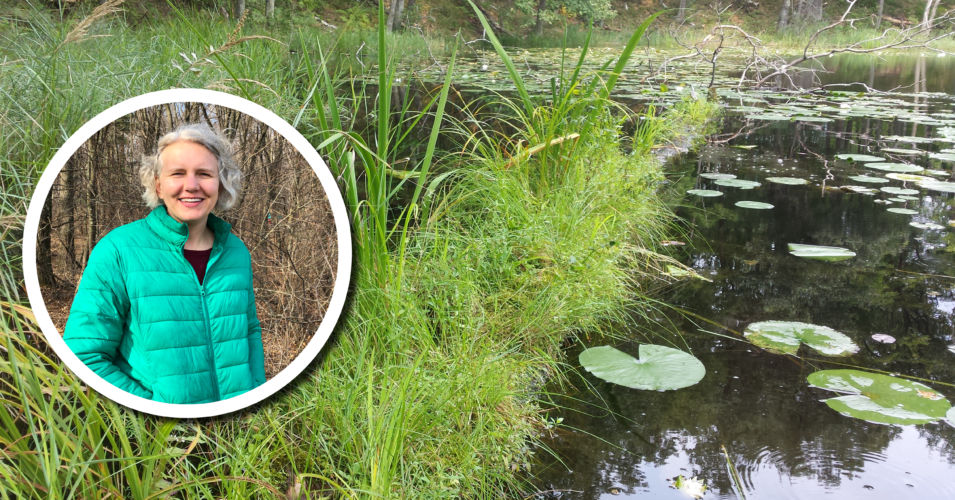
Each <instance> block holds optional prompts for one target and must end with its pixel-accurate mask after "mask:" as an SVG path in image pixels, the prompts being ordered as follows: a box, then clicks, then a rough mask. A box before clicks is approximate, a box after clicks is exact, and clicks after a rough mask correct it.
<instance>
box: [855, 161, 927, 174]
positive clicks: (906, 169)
mask: <svg viewBox="0 0 955 500" xmlns="http://www.w3.org/2000/svg"><path fill="white" fill-rule="evenodd" d="M863 166H864V167H866V168H874V169H876V170H881V171H883V172H899V173H903V174H905V173H913V172H921V171H923V170H925V169H924V168H922V167H920V166H918V165H911V164H909V163H866V164H865V165H863Z"/></svg>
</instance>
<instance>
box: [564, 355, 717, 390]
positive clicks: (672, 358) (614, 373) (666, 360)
mask: <svg viewBox="0 0 955 500" xmlns="http://www.w3.org/2000/svg"><path fill="white" fill-rule="evenodd" d="M639 354H640V359H637V358H634V357H633V356H631V355H629V354H627V353H625V352H622V351H619V350H617V349H614V348H613V347H610V346H606V345H604V346H598V347H591V348H590V349H586V350H584V351H583V352H581V353H580V357H579V360H580V365H581V366H583V367H584V369H585V370H587V371H588V372H590V373H592V374H594V376H595V377H597V378H600V379H603V380H606V381H607V382H612V383H614V384H618V385H622V386H625V387H630V388H632V389H644V390H650V391H669V390H675V389H682V388H684V387H689V386H691V385H693V384H695V383H697V382H699V381H700V380H701V379H702V378H703V375H705V374H706V368H704V367H703V363H701V362H700V360H698V359H696V358H695V357H693V355H692V354H688V353H686V352H683V351H681V350H679V349H674V348H672V347H665V346H660V345H653V344H642V345H641V346H640V347H639Z"/></svg>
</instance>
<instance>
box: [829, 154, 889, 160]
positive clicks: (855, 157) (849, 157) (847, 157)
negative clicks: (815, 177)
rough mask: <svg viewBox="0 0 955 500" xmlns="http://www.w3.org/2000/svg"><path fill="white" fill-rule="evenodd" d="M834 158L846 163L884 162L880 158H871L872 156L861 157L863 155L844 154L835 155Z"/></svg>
mask: <svg viewBox="0 0 955 500" xmlns="http://www.w3.org/2000/svg"><path fill="white" fill-rule="evenodd" d="M836 158H838V159H840V160H846V161H861V162H867V161H882V160H885V158H882V157H881V156H872V155H863V154H846V153H844V154H839V155H836Z"/></svg>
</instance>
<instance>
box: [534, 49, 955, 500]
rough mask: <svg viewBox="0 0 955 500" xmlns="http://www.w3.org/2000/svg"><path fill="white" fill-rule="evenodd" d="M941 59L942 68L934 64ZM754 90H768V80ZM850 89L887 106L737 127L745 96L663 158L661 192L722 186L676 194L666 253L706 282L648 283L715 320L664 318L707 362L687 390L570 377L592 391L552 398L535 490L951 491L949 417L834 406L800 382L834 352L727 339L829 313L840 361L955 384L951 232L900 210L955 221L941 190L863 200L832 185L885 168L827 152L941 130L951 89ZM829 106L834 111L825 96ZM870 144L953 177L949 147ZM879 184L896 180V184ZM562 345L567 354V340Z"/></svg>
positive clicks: (917, 68)
mask: <svg viewBox="0 0 955 500" xmlns="http://www.w3.org/2000/svg"><path fill="white" fill-rule="evenodd" d="M953 63H955V60H951V59H941V60H935V59H932V58H923V59H921V61H920V62H919V63H918V64H915V65H911V64H910V65H908V67H907V69H905V68H896V69H894V70H892V71H889V70H887V69H884V68H882V67H880V66H877V65H867V66H865V67H864V68H863V69H864V71H863V72H861V73H860V72H859V69H860V68H859V67H858V66H857V65H856V62H855V61H854V60H853V61H850V60H848V59H847V60H845V61H841V60H840V62H838V64H837V65H836V66H835V68H836V72H837V73H838V72H842V73H844V74H853V73H854V74H865V75H867V76H868V78H869V85H870V86H877V87H878V86H883V88H889V87H887V86H886V85H888V83H887V82H889V81H890V80H891V79H892V78H895V82H896V83H897V82H899V81H900V79H901V80H903V81H904V80H905V78H903V76H899V75H902V74H905V75H909V77H908V81H915V82H918V83H917V85H916V87H920V89H921V90H920V91H925V90H928V91H933V92H938V91H944V92H949V93H952V94H955V78H951V77H950V75H952V74H955V64H953ZM939 65H942V66H944V68H943V69H945V71H946V72H947V74H948V75H949V77H948V78H939V77H938V74H940V73H942V71H941V70H939V69H938V68H940V67H942V66H939ZM913 66H914V67H913ZM872 68H875V69H872ZM893 72H894V73H893ZM844 74H843V75H842V76H838V78H841V81H847V80H846V77H845V75H844ZM892 75H895V76H892ZM829 77H832V76H831V75H824V76H823V77H822V78H829ZM832 78H837V77H832ZM880 79H884V81H882V80H880ZM833 81H836V80H833ZM759 99H763V100H765V101H770V99H769V98H768V97H767V96H766V95H762V96H760V97H759ZM866 99H869V100H870V102H869V104H868V105H869V106H871V107H879V106H882V109H883V111H884V110H885V109H890V110H891V111H892V112H891V114H889V115H882V116H878V117H871V116H842V117H838V119H835V120H833V121H831V122H826V123H799V122H796V123H795V124H794V123H792V122H789V121H785V122H770V123H768V124H765V125H763V126H761V127H756V128H755V129H753V128H751V127H749V128H748V127H747V121H748V120H747V119H746V118H745V115H746V114H747V113H748V112H747V111H739V112H735V113H734V112H731V113H730V114H729V116H728V117H727V119H726V121H725V123H724V129H725V130H727V131H736V130H740V129H745V130H747V131H748V132H747V131H744V132H743V133H739V134H737V135H736V136H735V137H733V138H732V139H731V140H730V141H728V142H727V143H726V144H721V145H711V146H708V147H706V148H704V149H703V150H702V151H701V152H700V153H699V154H698V155H690V156H688V157H686V158H684V160H683V163H682V164H681V165H680V166H678V167H676V170H677V171H678V172H681V173H682V174H683V175H682V176H677V177H676V179H677V180H676V181H675V183H674V190H675V191H677V192H680V193H683V192H685V191H686V190H688V189H692V188H703V189H719V190H721V191H724V193H725V195H724V196H723V197H720V198H712V199H698V198H694V199H689V200H685V201H684V205H685V206H684V207H682V208H681V209H680V210H679V213H680V215H682V216H683V217H684V218H686V219H687V220H688V222H689V227H691V228H692V230H691V232H690V234H689V237H690V239H691V240H692V245H690V246H688V247H686V248H687V250H683V251H684V253H683V254H681V255H679V257H680V258H681V260H682V261H683V262H685V263H687V264H689V265H692V266H693V267H694V268H695V269H696V270H697V271H699V272H700V273H701V274H703V275H704V276H707V277H708V278H710V279H712V280H713V281H712V283H706V282H702V281H695V282H684V283H680V284H679V285H677V286H675V287H674V288H673V290H672V291H671V293H670V294H669V295H668V296H667V297H665V298H664V300H666V301H667V302H670V303H674V304H676V305H679V306H680V307H683V308H685V309H688V310H690V311H692V312H693V313H695V314H698V315H700V316H703V317H706V318H709V319H711V320H713V321H715V322H716V323H718V324H720V325H722V326H723V327H724V328H725V329H724V330H722V331H718V330H719V329H718V328H716V327H714V326H713V325H710V324H707V323H703V322H699V321H697V322H695V323H694V322H691V321H688V320H685V319H681V318H680V317H677V316H675V315H674V317H673V318H671V320H672V321H674V322H675V323H676V324H677V325H678V326H679V328H680V329H681V331H683V332H685V335H686V341H687V342H688V344H689V346H690V347H691V348H692V350H693V352H694V354H696V355H697V356H698V357H699V358H700V359H701V360H702V361H703V363H704V365H705V366H706V367H707V370H708V372H707V375H706V377H704V379H703V381H702V382H701V383H700V384H698V385H696V386H694V387H691V388H687V389H682V390H680V391H675V392H663V393H657V392H647V391H636V390H631V389H627V388H623V387H619V386H614V385H612V384H607V383H603V382H601V381H599V380H597V379H595V378H593V377H590V376H589V375H588V374H583V375H581V376H582V378H583V380H585V381H587V382H590V383H592V384H594V387H595V389H596V392H590V391H586V390H582V391H579V392H571V393H570V394H568V395H567V396H568V397H567V398H566V399H563V400H561V401H559V402H560V404H562V405H566V406H568V407H570V408H571V410H570V411H564V412H561V413H560V416H562V417H564V419H565V421H564V427H562V428H561V429H560V430H559V431H558V433H557V435H556V436H555V438H554V439H553V440H552V442H550V443H549V444H548V446H549V447H550V448H551V449H552V450H553V451H554V452H555V453H556V454H557V455H558V456H559V457H560V458H561V460H563V463H560V462H557V461H554V460H544V461H543V462H542V463H541V464H540V466H539V467H538V468H537V469H535V471H534V473H535V474H536V475H537V477H538V479H537V480H536V484H538V486H539V488H540V489H541V490H546V489H553V490H556V491H558V492H557V493H552V494H549V495H545V496H549V497H559V498H582V499H591V498H620V497H624V498H626V497H652V498H686V497H685V496H684V495H683V494H682V493H681V492H678V491H677V490H675V489H673V488H672V487H670V484H669V481H670V480H672V478H674V477H676V476H677V475H683V476H698V477H700V478H703V479H704V480H705V481H706V483H707V485H708V486H709V488H710V490H709V491H708V493H707V495H706V496H705V498H737V497H739V496H740V495H741V494H743V495H745V496H746V498H748V499H753V498H813V497H815V496H816V495H830V496H832V495H835V496H836V497H838V498H896V499H905V498H912V499H914V498H920V499H921V498H952V497H955V484H953V482H952V481H951V479H950V478H951V477H955V475H953V474H955V451H953V450H955V446H953V445H955V428H953V427H951V426H949V425H947V424H945V423H935V424H928V425H923V426H915V427H895V426H886V425H878V424H871V423H867V422H863V421H859V420H855V419H851V418H848V417H844V416H842V415H839V414H838V413H836V412H834V411H833V410H831V409H829V408H828V407H827V406H826V405H825V404H823V403H821V402H820V400H821V399H824V398H827V397H830V396H831V394H827V393H825V392H824V391H821V390H818V389H813V388H810V387H808V386H807V384H806V382H805V379H806V376H808V375H809V374H810V373H812V372H813V371H815V370H817V369H820V368H833V367H837V366H833V365H831V364H828V362H827V361H826V360H824V359H818V357H816V356H815V355H814V353H812V352H809V351H801V353H803V354H805V355H806V358H804V359H803V360H801V361H800V360H795V359H794V358H789V357H784V356H778V355H773V354H768V353H766V352H763V351H760V350H758V349H755V348H753V347H751V346H749V344H747V343H744V342H740V341H738V340H736V339H734V338H733V333H732V330H735V331H741V330H742V329H743V328H745V326H746V325H747V324H749V323H751V322H755V321H762V320H770V319H781V320H793V321H805V322H810V323H816V324H822V325H827V326H830V327H832V328H835V329H836V330H839V331H841V332H843V333H845V334H847V335H849V336H850V337H852V338H853V339H854V340H855V341H856V343H858V344H859V345H860V346H861V347H862V349H861V351H860V353H859V354H857V355H855V356H853V357H852V358H849V359H848V360H843V361H846V362H848V363H851V364H854V365H857V366H862V367H867V368H873V369H879V370H884V371H887V372H895V373H903V374H906V375H913V376H918V377H922V378H924V379H927V380H928V381H929V382H927V383H928V384H929V385H932V386H933V387H934V388H936V389H938V390H940V391H942V392H943V393H945V394H946V396H947V397H948V398H949V400H950V401H955V390H952V388H951V387H948V386H944V385H940V384H939V383H938V382H936V383H933V382H932V381H942V382H953V381H955V363H953V360H955V358H953V356H955V354H953V352H950V351H949V350H948V346H949V345H952V344H953V342H955V320H953V316H952V315H953V310H955V279H953V278H951V277H952V276H955V252H953V251H955V241H953V236H952V235H953V233H952V230H951V229H950V228H949V229H945V230H925V229H918V228H915V227H912V226H911V225H910V222H912V221H919V222H927V221H932V222H936V223H939V224H942V225H945V224H947V223H948V221H949V220H950V219H952V218H955V217H953V213H955V211H953V199H952V195H950V194H944V193H932V192H926V191H924V190H922V191H921V192H920V195H919V197H918V198H917V199H915V200H909V201H905V200H902V201H897V202H894V203H893V204H891V205H888V206H898V207H902V206H905V207H908V208H912V209H914V210H917V211H918V215H915V216H907V215H901V214H897V213H891V212H888V211H887V210H886V205H885V204H880V203H877V202H876V200H881V199H885V198H887V196H886V195H881V194H879V195H862V194H856V193H849V192H846V191H844V190H840V189H838V187H839V186H843V185H846V184H850V183H852V181H850V180H848V177H849V176H851V175H857V174H861V173H867V174H870V175H882V174H883V172H878V171H874V170H871V169H866V168H864V167H863V166H862V165H861V164H852V163H847V162H844V161H841V160H835V159H834V156H835V155H836V154H838V153H847V152H866V153H870V154H880V153H881V150H882V149H884V148H886V147H890V148H891V147H896V148H898V149H903V148H902V147H901V144H902V143H904V141H901V142H900V141H898V140H896V139H887V138H888V137H891V136H907V135H909V134H916V135H919V136H922V137H937V135H938V131H939V128H940V127H945V126H951V125H946V124H944V123H941V122H942V121H943V120H944V119H945V118H946V115H951V113H952V110H953V106H952V102H953V101H952V97H951V96H950V95H935V96H924V95H912V94H908V95H893V96H889V97H880V98H874V97H871V96H870V97H866ZM789 105H795V106H805V107H811V106H816V107H818V106H819V105H820V104H819V99H818V98H813V97H812V96H807V97H804V98H801V99H797V100H795V101H792V100H790V101H789ZM833 107H834V108H835V109H836V110H838V109H839V107H838V103H837V104H836V105H835V106H833ZM837 112H838V111H835V112H833V113H837ZM893 115H894V116H893ZM919 115H920V116H922V117H924V120H923V121H922V122H920V121H919ZM833 116H836V115H833ZM949 118H951V117H949ZM933 121H935V122H934V123H933ZM749 122H750V124H752V120H749ZM912 141H914V140H912ZM907 144H909V145H913V144H914V145H916V146H917V147H918V148H920V149H922V150H925V151H939V150H942V149H944V148H946V147H947V148H951V147H952V144H951V143H945V142H944V141H942V142H939V141H935V142H929V143H918V142H909V143H907ZM733 146H756V147H755V148H751V149H739V148H734V147H733ZM885 156H887V157H888V158H889V160H890V161H893V160H894V161H904V162H913V163H916V164H919V165H922V166H925V167H928V168H930V169H931V168H934V169H938V168H940V167H941V168H945V169H946V170H947V172H946V175H945V176H944V177H947V178H951V173H950V172H951V170H952V163H951V162H948V163H945V162H937V161H935V160H931V159H929V158H928V157H926V156H925V155H924V154H915V155H909V154H906V153H891V152H890V153H888V154H886V155H885ZM700 172H729V173H733V174H735V175H737V176H738V177H739V178H741V179H747V180H756V181H760V182H763V185H762V186H761V187H759V188H758V189H755V190H751V191H747V190H739V189H733V188H721V187H719V186H715V185H714V183H713V181H711V180H706V179H702V178H700V177H699V176H698V174H699V173H700ZM773 175H775V176H795V177H802V178H806V179H809V180H810V181H811V184H810V185H807V186H785V185H777V184H772V183H768V182H766V181H765V178H766V177H768V176H773ZM936 175H937V173H936ZM892 185H893V186H899V187H902V186H906V187H911V184H906V183H901V182H899V181H892ZM740 200H752V201H760V202H766V203H771V204H773V205H775V208H774V209H772V210H745V209H741V208H738V207H735V206H734V203H735V202H737V201H740ZM788 243H808V244H819V245H831V246H841V247H846V248H849V249H852V250H853V251H855V252H856V253H857V256H856V257H855V258H854V259H851V260H848V261H844V262H837V263H827V262H818V261H811V260H803V259H798V258H794V257H792V256H790V255H789V254H788V252H787V249H786V245H787V244H788ZM701 330H706V331H709V332H715V333H720V334H723V335H726V337H720V336H715V335H712V334H708V333H701ZM878 333H882V334H888V335H891V336H893V337H895V338H896V339H897V341H896V342H895V343H892V344H884V343H880V342H877V341H875V340H873V339H872V337H871V336H872V335H874V334H878ZM634 338H635V339H636V340H635V343H634V344H623V345H621V346H618V347H619V348H620V349H621V350H624V351H626V352H630V353H635V352H636V350H637V349H636V343H637V342H642V341H644V339H643V338H642V337H641V335H640V334H639V333H636V332H635V333H634ZM568 355H569V359H571V360H575V359H576V356H577V353H576V352H571V353H569V354H568ZM581 385H583V384H581ZM555 416H556V415H555ZM572 429H579V431H575V430H572ZM724 448H725V450H726V451H725V454H724V451H723V450H724ZM729 463H731V464H732V465H733V466H734V467H735V469H736V470H737V471H738V472H739V477H740V481H741V483H740V484H736V483H735V482H734V481H733V480H732V478H731V474H730V472H729V469H728V464H729Z"/></svg>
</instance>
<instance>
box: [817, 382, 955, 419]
mask: <svg viewBox="0 0 955 500" xmlns="http://www.w3.org/2000/svg"><path fill="white" fill-rule="evenodd" d="M807 380H808V381H809V384H810V385H811V386H813V387H818V388H820V389H825V390H828V391H833V392H840V393H846V395H845V396H839V397H835V398H829V399H824V400H823V401H824V402H825V403H826V404H827V405H829V407H830V408H832V409H833V410H836V411H837V412H839V413H841V414H843V415H846V416H848V417H854V418H858V419H862V420H865V421H868V422H873V423H877V424H894V425H910V424H927V423H930V422H935V421H937V420H939V419H941V418H946V415H947V412H951V408H952V405H951V404H949V402H948V400H947V399H945V397H944V396H943V395H942V394H941V393H939V392H937V391H935V390H934V389H932V388H931V387H928V386H927V385H925V384H921V383H919V382H913V381H911V380H908V379H904V378H899V377H893V376H891V375H883V374H881V373H870V372H864V371H860V370H822V371H817V372H814V373H812V374H810V375H809V377H808V379H807Z"/></svg>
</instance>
